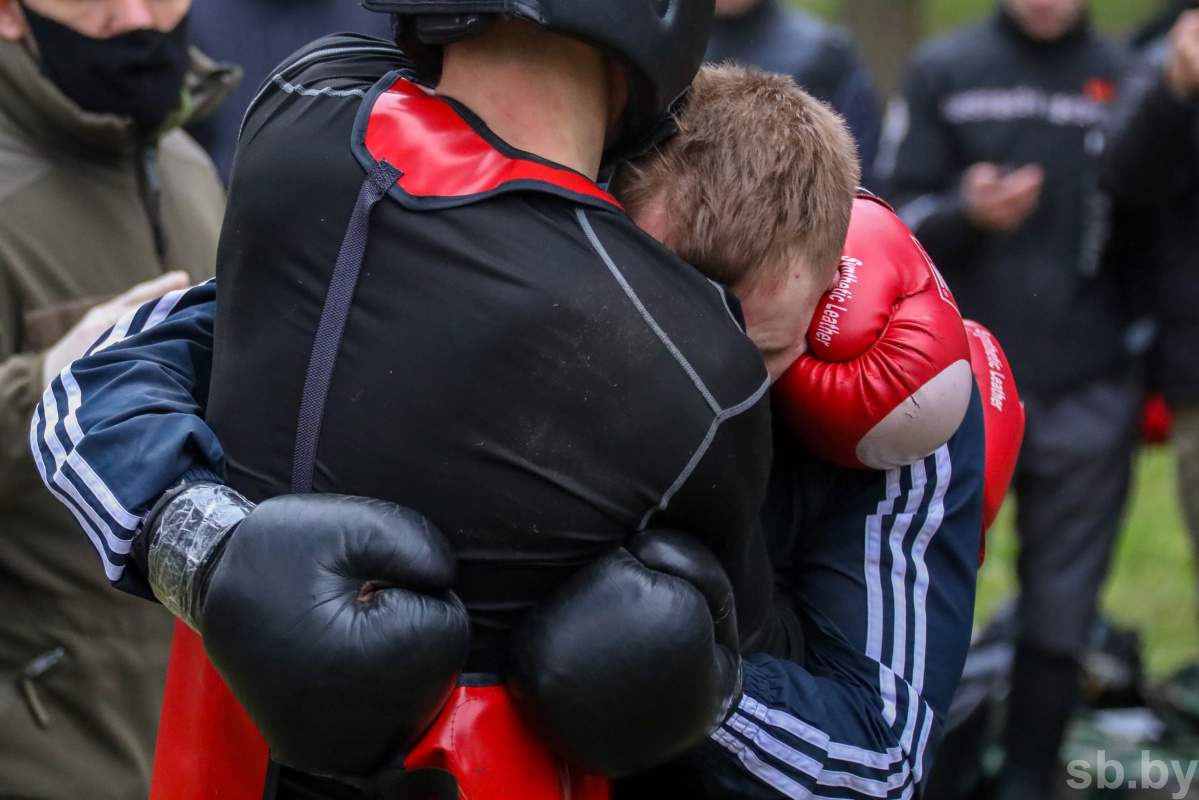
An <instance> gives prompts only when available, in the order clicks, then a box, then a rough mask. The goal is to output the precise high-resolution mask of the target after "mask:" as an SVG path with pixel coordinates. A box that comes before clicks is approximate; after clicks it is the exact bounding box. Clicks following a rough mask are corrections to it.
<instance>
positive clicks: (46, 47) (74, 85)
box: [21, 2, 191, 134]
mask: <svg viewBox="0 0 1199 800" xmlns="http://www.w3.org/2000/svg"><path fill="white" fill-rule="evenodd" d="M21 9H22V11H24V12H25V19H26V20H27V21H28V23H29V30H30V32H31V33H32V34H33V38H34V40H35V41H36V42H37V46H38V50H39V52H40V56H41V68H42V72H43V73H44V74H45V76H46V77H47V78H49V79H50V80H51V81H53V83H54V85H55V86H57V87H58V88H59V89H60V90H61V91H62V93H63V94H65V95H66V96H67V97H69V98H70V99H71V100H73V101H74V102H75V103H76V104H77V105H78V106H79V107H80V108H82V109H83V110H84V111H92V112H95V113H100V114H118V115H120V116H123V117H131V118H132V119H133V121H134V122H135V123H136V124H137V126H138V128H140V129H141V130H142V132H143V133H147V134H152V133H157V132H158V131H159V129H161V128H162V126H163V123H165V122H166V119H167V117H168V116H170V114H171V113H172V112H174V111H175V110H176V109H178V108H179V106H180V104H181V93H182V91H183V79H184V76H185V75H186V74H187V70H188V67H189V66H190V64H191V59H190V56H189V55H188V45H187V21H188V17H184V18H183V20H182V21H181V22H180V23H179V25H177V26H176V27H175V29H174V30H173V31H169V32H167V33H162V32H160V31H155V30H136V31H130V32H129V33H123V34H121V35H120V36H114V37H112V38H111V39H95V38H93V37H91V36H84V35H83V34H82V33H79V32H78V31H76V30H74V29H73V28H70V27H68V26H66V25H63V24H62V23H61V22H56V21H55V20H52V19H49V18H48V17H44V16H42V15H40V14H38V13H37V12H35V11H31V10H30V9H29V7H28V6H27V5H25V3H24V2H22V3H21Z"/></svg>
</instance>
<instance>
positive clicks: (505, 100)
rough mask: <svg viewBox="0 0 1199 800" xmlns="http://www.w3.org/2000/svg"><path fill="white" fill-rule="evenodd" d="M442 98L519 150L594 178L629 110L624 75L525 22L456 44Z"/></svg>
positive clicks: (583, 48) (445, 69)
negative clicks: (614, 127) (617, 122)
mask: <svg viewBox="0 0 1199 800" xmlns="http://www.w3.org/2000/svg"><path fill="white" fill-rule="evenodd" d="M437 93H438V94H440V95H445V96H447V97H452V98H453V99H455V100H457V101H458V102H460V103H462V104H463V105H465V106H466V107H467V108H469V109H470V110H471V111H473V112H474V113H475V114H477V115H478V116H479V117H480V119H482V120H483V122H485V123H486V124H487V127H489V128H490V129H491V130H492V131H493V132H494V133H495V134H496V135H497V136H499V137H500V138H501V139H503V140H504V141H505V142H507V143H508V144H510V145H512V146H513V147H515V148H518V149H520V150H524V151H526V152H529V153H533V154H534V155H537V156H540V157H541V158H544V159H547V160H549V161H553V162H554V163H556V164H562V165H563V166H566V167H570V168H571V169H573V170H576V171H578V172H581V173H583V174H584V175H586V176H588V177H589V178H591V179H592V180H594V179H595V177H596V176H597V175H598V173H599V166H600V158H601V156H602V154H603V149H604V140H605V138H606V135H607V132H608V129H609V127H610V126H611V123H612V121H613V120H614V119H615V118H618V117H619V115H620V112H621V110H622V108H623V106H624V96H623V78H621V77H620V75H619V70H618V69H616V68H615V67H613V66H612V65H611V62H609V60H608V59H607V58H605V57H604V56H603V55H602V54H601V53H600V52H599V51H598V50H596V49H595V48H593V47H590V46H588V45H586V44H583V43H582V42H579V41H576V40H574V39H570V38H567V37H565V36H558V35H555V34H552V33H548V32H546V31H543V30H541V29H539V28H537V27H535V26H533V25H530V24H528V23H524V22H500V23H497V24H496V25H495V26H494V27H493V28H492V29H491V30H489V31H488V32H487V33H485V34H484V35H483V36H480V37H478V38H477V39H471V40H468V41H465V42H457V43H455V44H452V45H448V46H447V47H446V48H445V57H444V63H443V66H442V75H441V83H440V84H439V85H438V87H437Z"/></svg>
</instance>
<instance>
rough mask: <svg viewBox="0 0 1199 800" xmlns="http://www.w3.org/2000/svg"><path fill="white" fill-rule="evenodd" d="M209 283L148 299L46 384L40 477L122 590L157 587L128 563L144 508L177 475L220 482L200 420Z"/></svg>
mask: <svg viewBox="0 0 1199 800" xmlns="http://www.w3.org/2000/svg"><path fill="white" fill-rule="evenodd" d="M215 303H216V284H215V283H214V282H212V281H209V282H208V283H205V284H202V285H200V286H196V287H194V288H192V289H189V290H187V291H185V292H173V293H171V294H169V295H166V296H165V297H163V298H161V299H160V300H155V301H152V302H149V303H147V304H145V305H144V306H142V307H141V308H140V309H139V310H138V311H137V312H136V313H134V314H133V315H132V316H130V317H126V318H125V319H124V320H122V321H121V322H120V323H118V325H117V326H116V327H115V328H113V329H112V330H111V331H110V332H109V333H108V334H106V335H105V336H104V337H102V338H101V339H100V341H98V342H97V343H96V344H95V345H93V346H92V347H91V349H90V350H89V351H88V354H87V355H86V356H84V357H83V358H81V359H79V360H78V361H76V362H74V363H73V364H72V365H71V366H70V367H69V368H67V369H66V370H64V371H63V372H62V373H61V374H60V375H59V377H57V378H55V379H54V381H53V382H52V383H51V384H50V386H49V387H48V388H47V389H46V392H45V394H44V396H43V399H42V402H41V404H39V405H38V407H37V410H36V411H35V412H34V417H33V426H32V429H31V431H30V445H31V447H32V449H33V454H34V461H35V462H36V464H37V467H38V470H39V471H40V472H41V476H42V480H43V481H45V483H46V486H47V487H48V488H49V489H50V491H51V492H53V493H54V495H55V497H57V498H58V499H59V501H61V502H62V503H63V504H64V505H65V506H66V507H67V508H68V509H70V511H71V513H72V514H73V515H74V516H75V519H76V520H78V522H79V524H80V526H81V527H82V528H83V530H84V532H85V533H86V534H87V535H88V538H90V539H91V541H92V544H93V545H95V547H96V549H97V550H98V551H99V553H100V557H101V559H102V562H103V564H104V569H105V572H106V573H107V575H108V577H109V579H110V580H112V581H113V583H114V584H115V585H116V586H117V587H118V588H121V589H124V590H126V591H129V592H132V593H134V594H139V595H142V596H145V597H150V596H152V595H151V593H150V589H149V586H148V585H147V584H146V581H145V578H144V576H143V575H141V574H137V573H138V572H139V570H136V569H126V566H127V563H128V561H129V552H130V548H131V545H132V542H133V539H134V537H135V534H136V533H137V531H138V529H139V526H140V525H141V522H142V520H143V518H144V517H145V514H146V513H147V511H149V509H150V508H151V507H152V506H153V505H154V502H155V501H156V500H157V499H158V498H159V497H160V496H161V495H162V493H163V492H165V491H166V490H167V489H168V488H170V487H171V486H173V485H174V484H176V483H178V482H179V481H181V480H216V481H219V480H220V478H219V476H220V475H222V474H223V473H224V469H225V457H224V452H223V451H222V449H221V446H220V443H219V442H218V441H217V438H216V436H215V435H214V434H213V432H212V431H211V430H210V429H209V428H208V426H207V424H205V422H204V410H205V409H204V405H205V402H206V399H207V397H208V381H209V377H210V374H211V370H212V343H213V318H214V314H215Z"/></svg>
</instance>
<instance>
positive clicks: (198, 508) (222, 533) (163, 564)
mask: <svg viewBox="0 0 1199 800" xmlns="http://www.w3.org/2000/svg"><path fill="white" fill-rule="evenodd" d="M253 508H254V504H253V503H251V502H250V501H249V500H247V499H246V498H244V497H242V496H241V495H240V494H238V493H237V492H235V491H233V490H232V489H230V488H229V487H228V486H219V485H216V484H202V485H199V486H196V487H193V488H190V489H187V490H185V491H183V492H182V493H181V494H180V495H179V496H178V497H176V498H175V499H174V500H172V501H171V502H170V503H169V504H168V505H167V507H166V509H164V510H163V512H162V515H161V516H160V517H159V521H158V530H157V531H156V532H153V535H154V541H153V542H152V543H151V544H150V557H149V562H150V563H149V573H150V575H149V578H150V588H152V589H153V590H154V596H155V597H157V598H158V600H159V602H161V603H162V604H163V605H164V606H166V608H167V610H168V611H170V612H171V613H172V614H174V615H175V616H176V617H178V618H179V619H181V620H183V622H184V623H186V624H187V626H188V627H190V628H191V629H192V630H194V631H197V632H199V628H198V624H197V623H198V620H197V618H198V616H199V613H200V600H201V599H202V598H201V597H200V593H201V592H202V591H203V589H204V585H205V583H206V578H207V575H208V572H209V568H210V566H211V565H210V563H209V562H210V561H211V560H212V558H213V555H214V554H215V553H216V552H217V551H218V550H219V548H220V546H221V544H222V543H223V542H224V541H225V537H227V536H228V535H229V533H230V532H231V531H232V530H233V528H235V527H236V526H237V524H238V523H239V522H241V521H242V520H243V519H245V518H246V515H247V514H249V513H250V511H251V510H252V509H253Z"/></svg>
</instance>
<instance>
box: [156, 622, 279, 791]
mask: <svg viewBox="0 0 1199 800" xmlns="http://www.w3.org/2000/svg"><path fill="white" fill-rule="evenodd" d="M269 756H270V753H269V750H268V748H267V746H266V742H264V741H263V740H262V736H261V735H260V734H259V733H258V729H257V728H255V727H254V723H252V722H251V721H250V718H249V717H248V716H247V715H246V712H245V711H244V710H243V709H242V707H241V704H240V703H238V702H237V699H236V698H235V697H234V696H233V693H232V692H230V691H229V687H227V686H226V685H225V682H224V681H223V680H221V676H220V675H218V674H217V672H216V670H215V669H213V666H212V664H211V663H210V662H209V660H208V654H207V653H205V652H204V643H203V642H202V641H201V640H200V636H199V634H197V633H196V632H195V631H193V630H192V629H191V628H189V627H187V626H186V625H184V624H183V623H182V622H179V621H176V622H175V638H174V640H173V641H172V642H171V663H170V666H169V667H168V669H167V688H166V693H165V694H164V695H163V703H162V717H161V720H160V723H159V728H158V745H157V748H156V749H155V753H154V775H153V778H152V779H151V783H150V800H262V790H263V786H264V785H265V783H266V769H267V761H268V759H269Z"/></svg>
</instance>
